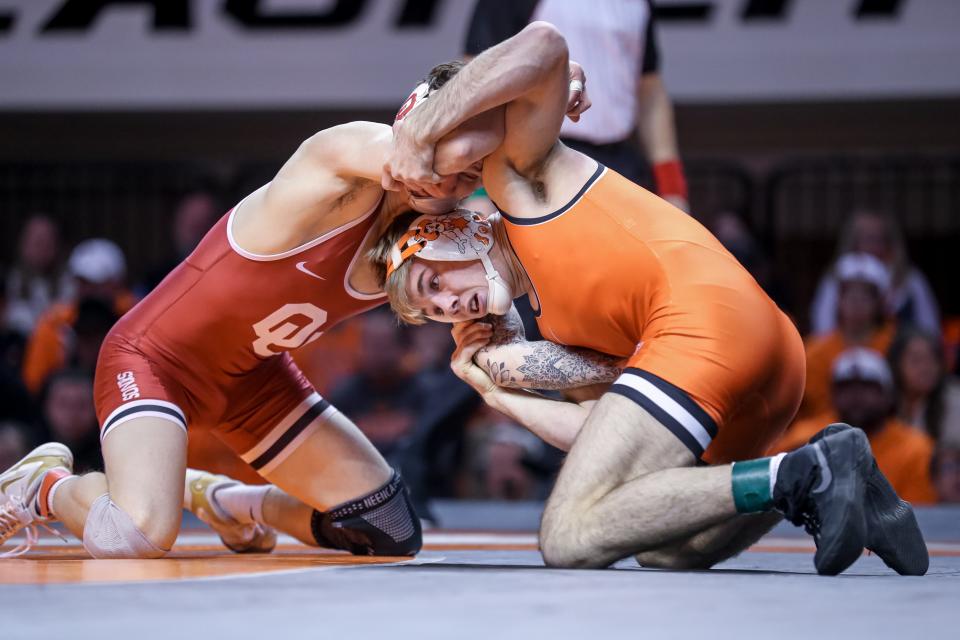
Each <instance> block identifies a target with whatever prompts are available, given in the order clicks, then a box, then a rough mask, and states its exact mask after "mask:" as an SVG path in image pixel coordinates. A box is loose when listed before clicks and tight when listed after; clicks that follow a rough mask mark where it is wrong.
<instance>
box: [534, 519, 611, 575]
mask: <svg viewBox="0 0 960 640" xmlns="http://www.w3.org/2000/svg"><path fill="white" fill-rule="evenodd" d="M544 524H545V525H547V522H546V521H545V522H544ZM540 555H542V556H543V563H544V564H545V565H547V566H548V567H553V568H557V569H601V568H603V567H604V566H606V564H607V563H605V562H602V561H598V560H597V554H596V553H595V550H593V549H591V548H589V545H586V544H584V543H583V542H582V541H581V539H580V536H578V535H577V532H576V530H575V529H574V528H572V527H569V526H568V527H560V526H556V525H553V526H543V527H541V529H540Z"/></svg>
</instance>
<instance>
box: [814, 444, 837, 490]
mask: <svg viewBox="0 0 960 640" xmlns="http://www.w3.org/2000/svg"><path fill="white" fill-rule="evenodd" d="M813 450H814V452H815V453H816V454H817V463H818V464H819V465H820V484H818V485H817V488H816V489H814V490H813V493H822V492H823V491H826V490H827V487H829V486H830V483H831V482H833V472H832V471H830V465H829V464H827V457H826V456H825V455H823V450H822V449H821V448H820V443H819V442H818V443H816V444H814V445H813Z"/></svg>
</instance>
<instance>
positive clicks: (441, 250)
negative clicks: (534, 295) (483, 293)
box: [387, 209, 513, 316]
mask: <svg viewBox="0 0 960 640" xmlns="http://www.w3.org/2000/svg"><path fill="white" fill-rule="evenodd" d="M493 243H494V239H493V227H492V226H491V224H490V222H488V221H487V220H484V219H483V218H482V217H481V216H480V214H478V213H474V212H473V211H467V210H466V209H457V210H456V211H452V212H450V213H447V214H444V215H440V216H434V215H425V216H420V217H419V218H417V219H416V220H414V221H413V222H412V223H411V224H410V227H409V229H408V230H407V233H405V234H404V235H403V237H401V238H400V240H399V241H398V242H397V244H396V245H394V246H393V249H392V251H391V252H390V258H389V260H388V261H387V278H389V277H390V275H391V274H392V273H393V272H394V271H396V270H397V268H398V267H399V266H400V265H401V264H403V263H404V262H405V261H406V260H407V259H409V258H411V257H413V256H417V257H419V258H422V259H424V260H432V261H435V262H462V261H466V260H479V261H480V262H481V263H482V264H483V270H484V271H485V272H486V274H487V284H488V290H487V313H492V314H494V315H498V316H502V315H505V314H506V313H507V312H508V311H509V310H510V305H511V304H512V303H513V292H512V291H511V290H510V285H508V284H507V283H506V281H505V280H504V279H503V278H502V277H501V276H500V274H499V273H497V270H496V269H495V268H494V267H493V262H491V261H490V256H489V255H488V254H489V253H490V249H491V248H492V247H493Z"/></svg>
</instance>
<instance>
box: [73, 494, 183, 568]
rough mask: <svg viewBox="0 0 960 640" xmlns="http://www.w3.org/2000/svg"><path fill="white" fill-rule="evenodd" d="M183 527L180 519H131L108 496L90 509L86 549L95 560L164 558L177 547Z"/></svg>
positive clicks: (135, 517)
mask: <svg viewBox="0 0 960 640" xmlns="http://www.w3.org/2000/svg"><path fill="white" fill-rule="evenodd" d="M178 515H179V514H178ZM179 528H180V522H179V518H176V519H174V518H169V517H167V518H164V517H162V516H160V517H157V518H149V517H146V516H145V514H138V515H136V516H131V515H130V514H129V513H127V512H126V511H125V510H124V509H122V508H121V507H120V506H118V505H117V504H116V503H115V502H113V501H112V500H111V499H110V496H109V495H108V494H104V495H102V496H100V497H99V498H97V499H96V500H95V501H94V502H93V504H92V505H91V506H90V511H89V513H88V514H87V520H86V523H85V524H84V528H83V546H84V547H85V548H86V550H87V551H88V552H89V553H90V555H92V556H93V557H94V558H114V559H153V558H161V557H163V556H165V555H166V554H167V552H168V551H169V550H170V548H171V547H172V546H173V543H174V541H175V540H176V537H177V533H178V532H179Z"/></svg>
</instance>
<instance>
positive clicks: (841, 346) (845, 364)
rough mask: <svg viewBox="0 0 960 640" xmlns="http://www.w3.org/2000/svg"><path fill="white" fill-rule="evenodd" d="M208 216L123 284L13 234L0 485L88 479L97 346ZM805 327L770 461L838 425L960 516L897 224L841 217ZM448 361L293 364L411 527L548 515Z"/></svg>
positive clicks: (959, 439) (99, 248) (305, 354)
mask: <svg viewBox="0 0 960 640" xmlns="http://www.w3.org/2000/svg"><path fill="white" fill-rule="evenodd" d="M220 215H221V209H220V205H219V203H218V202H217V200H216V199H215V198H214V197H213V196H211V195H209V194H207V193H204V192H192V193H188V194H186V195H185V196H184V197H183V198H182V199H181V200H180V202H179V204H178V206H177V207H176V208H175V210H174V212H173V216H172V224H171V238H170V246H171V252H170V255H169V257H168V258H167V259H166V260H164V261H162V263H159V264H157V265H155V266H154V267H152V268H150V269H148V270H147V271H146V273H144V274H143V275H142V276H141V277H140V278H135V277H133V274H129V273H128V272H127V269H126V260H125V256H124V252H123V250H122V249H121V247H119V246H118V245H117V244H115V243H114V242H112V241H110V240H107V239H104V238H92V239H85V240H83V241H81V242H79V243H77V244H75V245H74V246H72V247H69V246H68V245H66V243H65V242H64V239H63V238H62V237H61V235H60V232H59V229H58V226H57V224H56V223H55V222H54V221H53V220H52V219H51V218H49V217H47V216H44V215H40V214H38V215H33V216H30V217H27V218H26V219H25V220H24V223H23V225H22V230H21V233H20V237H19V243H18V247H17V252H16V255H15V256H14V259H13V260H12V261H11V262H10V263H9V264H6V265H4V270H3V289H2V298H0V317H2V331H0V338H2V339H0V344H2V359H0V393H2V403H0V468H4V467H7V466H9V465H10V464H12V463H13V462H14V461H15V460H16V459H18V458H19V457H20V456H21V455H23V454H24V453H25V452H26V451H27V450H29V448H30V447H32V446H34V445H35V444H37V443H39V442H42V441H47V440H58V441H61V442H64V443H66V444H67V445H69V446H70V447H71V449H72V450H73V451H74V454H75V457H76V465H77V469H78V470H90V469H98V468H102V460H101V457H100V451H99V439H98V433H99V428H98V421H97V416H96V415H95V412H94V403H93V395H92V389H93V374H94V370H95V366H96V359H97V353H98V350H99V347H100V344H101V342H102V341H103V339H104V337H105V336H106V334H107V332H108V331H109V330H110V327H111V326H112V325H113V323H114V322H115V321H116V320H117V319H118V318H119V317H120V316H121V315H122V314H123V313H125V312H126V311H127V310H129V309H130V308H131V307H132V306H133V305H134V304H135V303H136V301H137V300H138V299H139V298H141V297H143V296H144V295H146V294H147V293H149V291H150V290H151V289H152V288H153V287H155V286H156V284H157V283H158V282H159V281H160V280H161V279H162V278H163V276H164V275H165V273H166V272H168V271H169V270H170V269H172V268H173V267H174V266H175V265H176V264H177V263H178V262H179V261H180V260H182V259H183V258H184V257H186V255H188V254H189V252H190V251H191V250H192V249H193V247H194V246H196V244H197V243H198V242H199V241H200V239H201V238H202V237H203V235H204V234H205V233H206V231H207V230H208V229H209V227H210V226H211V225H213V223H214V222H215V221H216V219H217V217H218V216H220ZM709 222H710V226H711V228H712V230H713V232H714V233H715V234H716V235H717V237H718V238H719V239H720V240H721V241H722V242H723V243H724V244H725V246H727V247H728V249H729V250H730V251H731V252H732V253H733V254H734V255H735V256H736V257H737V258H738V259H739V260H740V261H741V262H742V263H743V264H744V266H745V267H746V268H747V269H749V270H750V271H751V272H752V273H753V274H754V276H755V277H756V279H757V280H758V282H760V283H761V284H762V285H763V286H764V287H765V288H767V290H768V291H769V292H770V293H771V295H773V296H774V297H775V298H782V297H783V296H784V295H787V294H785V293H784V292H787V291H789V289H790V286H791V283H790V282H789V280H778V278H777V277H775V274H774V270H773V268H772V266H771V262H770V260H769V259H768V257H767V256H765V255H764V253H763V248H762V246H761V244H760V243H759V242H758V241H757V240H756V239H755V237H754V236H753V234H752V233H751V231H750V229H749V226H748V225H747V224H746V223H745V222H744V220H743V219H742V218H741V217H740V216H737V215H736V214H733V213H722V214H720V215H717V216H715V217H714V218H713V219H712V220H711V221H709ZM809 314H810V316H809V318H803V317H801V316H798V317H797V318H796V320H797V321H798V324H800V325H804V324H807V325H809V326H810V328H811V329H810V332H809V335H808V336H807V339H806V346H807V385H806V389H805V393H804V398H803V402H802V405H801V407H800V411H799V413H798V415H797V419H796V421H795V423H794V424H793V426H791V428H790V429H789V430H788V431H787V432H786V433H785V434H784V435H783V437H782V438H781V439H780V440H779V441H778V442H777V443H776V445H775V447H774V448H773V449H772V450H771V452H773V451H782V450H789V449H792V448H795V447H797V446H800V445H802V444H803V443H805V442H806V441H807V440H808V439H809V438H810V437H811V436H812V435H813V434H814V433H815V432H817V431H818V430H820V429H821V428H822V427H823V426H825V425H826V424H829V423H831V422H847V423H850V424H853V425H856V426H858V427H860V428H862V429H864V431H866V432H867V434H868V436H869V439H870V442H871V444H872V446H873V449H874V452H875V455H876V457H877V460H878V464H879V465H880V467H881V468H882V470H883V471H884V473H885V474H886V475H887V476H888V477H889V478H890V480H891V482H892V483H893V484H894V486H895V488H896V489H897V491H898V492H900V493H901V495H903V496H904V497H905V498H906V499H908V500H910V501H912V502H914V503H918V504H925V503H933V502H937V501H950V502H960V381H958V379H957V378H956V377H955V376H954V375H953V372H955V371H956V369H957V343H956V340H955V339H950V333H951V331H950V325H949V324H942V323H941V319H940V314H939V311H938V305H937V301H936V299H935V297H934V295H933V294H932V292H931V289H930V286H929V285H928V284H927V281H926V278H925V277H924V275H923V274H922V273H921V272H920V271H918V270H917V269H916V268H915V267H914V266H912V264H911V263H910V261H909V257H908V256H907V252H906V248H905V243H904V241H903V238H902V236H901V235H900V232H899V230H898V225H897V224H896V221H895V219H894V218H893V217H890V216H886V215H881V214H878V213H874V212H870V211H859V212H854V213H853V214H852V215H851V216H850V220H849V221H848V223H847V225H846V227H845V229H844V232H843V233H842V235H841V237H840V239H839V241H838V244H837V252H836V258H835V260H834V262H833V264H832V265H830V266H829V267H828V268H827V269H826V271H825V273H824V275H823V277H822V279H821V282H820V284H819V286H818V287H817V291H816V295H815V296H814V299H813V301H812V302H811V304H810V310H809ZM945 336H946V337H945ZM453 346H454V345H453V341H452V339H451V337H450V333H449V330H448V328H447V327H446V326H445V325H440V324H428V325H426V326H423V327H416V328H411V327H402V326H398V324H397V322H396V320H395V319H394V317H393V316H392V314H391V313H390V312H389V310H388V309H386V308H381V309H378V310H375V311H373V312H371V313H368V314H365V315H363V316H360V317H357V318H354V319H353V320H351V321H349V322H347V323H344V324H342V325H340V326H339V327H336V328H335V329H333V330H332V331H330V332H329V333H328V334H326V335H325V336H323V337H322V338H321V339H320V340H318V341H316V342H315V343H313V344H311V345H309V346H308V347H306V348H305V349H302V350H301V351H300V352H299V353H297V354H296V355H295V357H296V359H297V362H298V363H299V364H300V366H301V367H302V368H303V369H304V371H305V372H306V374H307V375H308V377H309V378H310V379H311V380H312V381H313V382H314V384H315V385H316V386H317V388H318V389H319V390H320V391H321V393H323V394H324V395H325V396H326V397H327V398H328V399H329V400H330V401H331V402H333V403H334V404H335V405H336V406H337V407H339V408H340V410H341V411H343V412H344V413H345V414H346V415H348V416H350V417H351V418H352V419H353V420H354V421H355V422H356V423H357V425H358V426H359V427H360V429H361V430H362V431H363V432H364V433H365V434H366V435H367V436H368V437H369V438H370V440H371V441H372V442H373V443H374V444H375V445H376V446H377V447H378V448H379V449H380V451H381V452H382V453H383V454H384V456H385V457H387V459H388V460H389V461H390V462H391V464H393V465H394V466H395V467H397V468H399V469H401V470H402V472H403V473H404V475H405V477H406V478H407V480H408V483H409V484H410V485H411V487H412V489H413V491H414V493H415V494H416V495H417V497H418V501H419V502H420V506H421V509H423V510H424V511H426V498H427V497H463V498H476V499H484V498H499V499H535V498H542V497H544V496H545V495H546V493H547V492H548V490H549V487H550V484H551V481H552V478H553V476H554V474H555V473H556V471H557V469H558V468H559V465H560V463H561V462H562V454H561V453H560V452H559V451H557V450H555V449H553V448H552V447H549V446H548V445H546V444H544V443H543V442H541V441H540V440H538V439H537V438H536V437H534V436H532V435H531V434H530V433H529V432H527V431H526V430H524V429H522V428H521V427H519V426H518V425H516V424H514V423H512V422H511V421H509V420H508V419H506V418H505V417H503V416H501V415H499V414H497V413H495V412H493V411H491V410H490V409H488V408H486V407H485V406H484V405H483V404H482V402H481V401H480V399H479V397H477V396H476V395H475V394H474V393H473V392H472V391H471V390H470V389H469V388H468V387H466V386H465V385H463V384H462V383H461V382H460V381H459V380H457V379H456V377H454V376H453V374H452V372H451V371H450V369H449V366H448V363H449V357H450V354H451V352H452V350H453ZM189 455H190V464H191V465H193V466H199V467H204V468H209V469H211V470H214V471H218V472H222V473H228V474H230V475H233V476H236V477H238V478H241V479H243V480H246V481H249V482H258V481H260V479H259V477H258V476H257V475H256V474H255V473H254V472H253V471H252V469H250V468H249V467H246V466H245V465H244V463H243V462H242V461H240V460H238V459H237V458H236V457H235V456H233V455H232V453H231V452H229V450H227V449H226V448H225V447H224V446H223V445H222V444H221V443H220V442H219V441H218V440H217V439H216V438H215V437H214V436H213V435H211V434H209V433H199V432H191V434H190V454H189Z"/></svg>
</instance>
